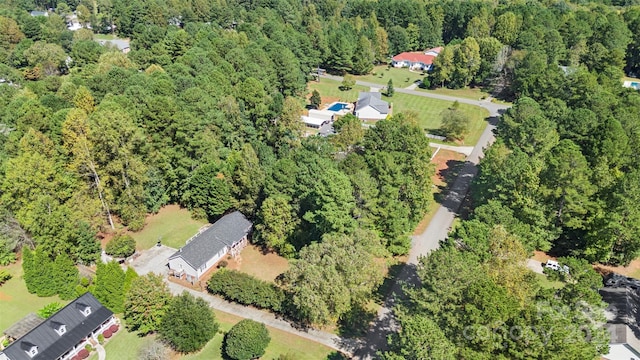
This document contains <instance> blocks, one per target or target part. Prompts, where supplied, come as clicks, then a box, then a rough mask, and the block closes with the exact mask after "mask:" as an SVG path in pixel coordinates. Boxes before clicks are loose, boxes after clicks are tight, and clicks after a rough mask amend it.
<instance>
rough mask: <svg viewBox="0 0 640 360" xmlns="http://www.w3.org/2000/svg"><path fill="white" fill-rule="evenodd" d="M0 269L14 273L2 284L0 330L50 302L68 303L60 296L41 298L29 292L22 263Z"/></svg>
mask: <svg viewBox="0 0 640 360" xmlns="http://www.w3.org/2000/svg"><path fill="white" fill-rule="evenodd" d="M0 269H4V270H8V271H9V273H11V275H13V277H12V278H11V279H10V280H9V281H7V282H6V283H4V284H3V285H2V286H0V332H2V331H4V330H6V329H7V328H8V327H9V326H11V325H13V324H14V323H15V322H17V321H18V320H20V319H22V318H23V317H25V316H26V315H27V314H28V313H31V312H32V313H35V312H36V311H38V310H39V309H41V308H42V307H44V306H45V305H47V304H49V303H52V302H54V301H55V302H59V303H60V304H63V305H66V304H67V303H68V301H63V300H60V298H59V297H58V296H52V297H47V298H41V297H37V296H36V295H33V294H29V292H28V291H27V286H26V285H25V284H24V281H23V280H22V265H21V264H20V263H14V264H11V265H9V266H5V267H0Z"/></svg>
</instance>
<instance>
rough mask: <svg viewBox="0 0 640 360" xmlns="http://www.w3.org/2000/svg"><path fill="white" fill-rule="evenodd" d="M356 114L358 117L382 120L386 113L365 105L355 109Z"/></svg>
mask: <svg viewBox="0 0 640 360" xmlns="http://www.w3.org/2000/svg"><path fill="white" fill-rule="evenodd" d="M356 116H357V117H358V119H374V120H382V119H386V118H387V114H381V113H380V112H378V110H376V109H374V108H372V107H371V106H367V107H365V108H362V109H360V110H358V111H356Z"/></svg>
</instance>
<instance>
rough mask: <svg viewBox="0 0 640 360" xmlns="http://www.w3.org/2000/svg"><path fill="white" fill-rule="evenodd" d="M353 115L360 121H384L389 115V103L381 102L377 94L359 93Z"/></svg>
mask: <svg viewBox="0 0 640 360" xmlns="http://www.w3.org/2000/svg"><path fill="white" fill-rule="evenodd" d="M354 114H355V115H356V117H357V118H358V119H360V120H381V119H386V118H387V116H388V115H389V114H390V108H389V103H388V102H386V101H384V100H382V96H381V94H380V93H379V92H361V93H360V95H359V96H358V101H357V102H356V108H355V111H354Z"/></svg>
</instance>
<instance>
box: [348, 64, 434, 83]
mask: <svg viewBox="0 0 640 360" xmlns="http://www.w3.org/2000/svg"><path fill="white" fill-rule="evenodd" d="M422 79H424V75H422V72H421V71H420V72H418V71H409V69H408V68H394V67H391V68H389V67H388V66H387V65H380V66H376V67H374V68H373V70H372V71H371V73H369V74H367V75H360V76H356V80H360V81H366V82H370V83H375V84H380V85H381V86H387V84H388V83H389V80H392V81H393V87H394V88H396V89H400V88H406V87H407V86H409V85H411V84H413V83H414V82H415V81H416V80H422Z"/></svg>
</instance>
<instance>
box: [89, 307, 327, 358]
mask: <svg viewBox="0 0 640 360" xmlns="http://www.w3.org/2000/svg"><path fill="white" fill-rule="evenodd" d="M214 312H215V314H216V321H218V323H220V331H223V332H227V331H229V329H231V327H232V326H233V325H234V324H235V323H237V322H238V321H240V320H242V318H239V317H237V316H233V315H231V314H227V313H224V312H221V311H214ZM268 329H269V335H270V336H271V343H270V344H269V347H267V351H266V353H265V355H264V356H263V357H262V358H263V359H277V358H278V356H280V354H286V353H291V354H293V355H294V358H295V359H310V360H314V359H317V360H322V359H326V358H327V356H328V355H329V354H331V352H332V349H330V348H328V347H326V346H324V345H321V344H318V343H315V342H313V341H309V340H306V339H303V338H301V337H299V336H295V335H291V334H289V333H286V332H284V331H280V330H276V329H273V328H270V327H268ZM152 338H153V336H148V337H145V338H141V337H138V336H137V335H136V334H135V333H132V332H128V331H127V330H126V329H125V328H124V327H123V328H122V330H121V331H119V332H118V333H116V335H114V336H113V338H112V339H111V340H109V342H108V343H107V344H106V345H105V350H106V352H107V359H118V360H137V359H138V355H137V354H138V351H139V350H140V348H141V347H142V346H143V345H144V344H145V342H146V341H149V339H152ZM223 338H224V335H223V334H221V333H218V334H216V335H215V336H214V337H213V339H211V341H209V343H207V345H206V346H205V347H204V348H203V349H202V350H201V351H200V352H197V353H194V354H189V355H184V356H181V355H180V354H174V356H172V357H171V359H172V360H178V359H180V360H213V359H223V357H222V340H223ZM97 358H98V356H97V355H96V354H95V353H94V354H93V355H92V357H91V358H90V359H91V360H95V359H97Z"/></svg>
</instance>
